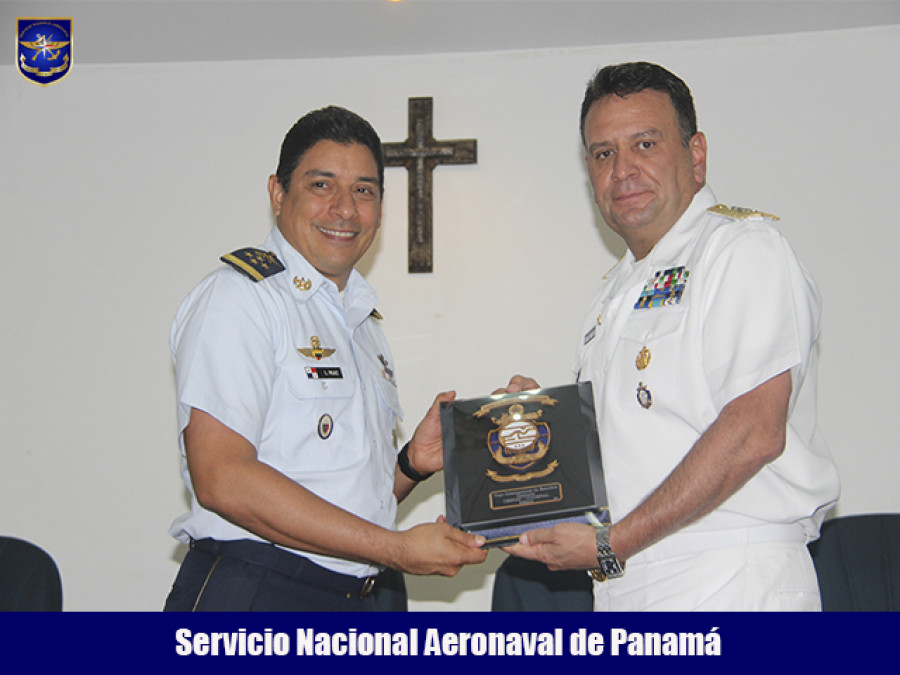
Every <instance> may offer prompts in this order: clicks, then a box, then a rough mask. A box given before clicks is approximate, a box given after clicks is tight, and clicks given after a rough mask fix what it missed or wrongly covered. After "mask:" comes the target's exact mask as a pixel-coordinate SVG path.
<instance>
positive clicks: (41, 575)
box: [0, 537, 62, 612]
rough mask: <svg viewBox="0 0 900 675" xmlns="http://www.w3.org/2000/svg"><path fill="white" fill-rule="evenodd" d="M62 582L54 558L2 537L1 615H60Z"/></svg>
mask: <svg viewBox="0 0 900 675" xmlns="http://www.w3.org/2000/svg"><path fill="white" fill-rule="evenodd" d="M61 610H62V581H61V579H60V575H59V569H58V568H57V566H56V563H55V562H54V561H53V558H51V557H50V555H49V554H48V553H47V552H46V551H44V550H43V549H41V548H39V547H37V546H35V545H34V544H32V543H29V542H27V541H22V540H21V539H16V538H14V537H0V612H59V611H61Z"/></svg>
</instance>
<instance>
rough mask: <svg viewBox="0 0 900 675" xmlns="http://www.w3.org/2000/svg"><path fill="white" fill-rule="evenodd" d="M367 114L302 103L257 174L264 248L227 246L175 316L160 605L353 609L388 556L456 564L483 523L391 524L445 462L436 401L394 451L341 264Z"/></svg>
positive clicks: (367, 337) (365, 293)
mask: <svg viewBox="0 0 900 675" xmlns="http://www.w3.org/2000/svg"><path fill="white" fill-rule="evenodd" d="M383 178H384V163H383V160H382V151H381V142H380V140H379V138H378V136H377V134H376V132H375V131H374V129H372V127H371V126H370V125H369V124H368V122H366V121H365V120H363V119H362V118H361V117H359V116H358V115H356V114H354V113H351V112H350V111H347V110H344V109H343V108H337V107H334V106H332V107H328V108H323V109H321V110H316V111H313V112H311V113H309V114H307V115H305V116H304V117H302V118H301V119H300V120H299V121H298V122H297V123H296V124H295V125H294V127H293V128H292V129H291V130H290V131H289V132H288V134H287V135H286V136H285V139H284V143H283V144H282V149H281V155H280V158H279V164H278V169H277V171H276V174H275V175H273V176H271V177H270V178H269V183H268V189H269V197H270V201H271V206H272V210H273V212H274V214H275V219H276V227H275V228H274V229H273V230H272V232H271V234H270V235H269V237H268V239H267V240H266V242H265V245H264V247H263V248H262V249H241V250H239V251H235V252H234V253H232V254H229V255H226V256H223V261H224V262H226V263H228V266H224V265H223V266H222V268H221V269H219V270H217V271H215V272H213V273H212V274H210V275H209V276H207V277H206V278H205V279H204V280H203V281H202V282H201V283H200V284H199V285H198V286H197V287H196V288H195V289H194V290H193V291H191V293H190V294H189V295H188V297H187V299H186V300H185V301H184V303H183V304H182V306H181V307H180V309H179V310H178V313H177V316H176V318H175V321H174V323H173V326H172V337H171V342H172V351H173V356H174V361H175V369H176V379H177V388H178V424H179V431H180V432H181V433H180V440H181V445H182V451H183V454H184V461H183V469H182V474H183V476H184V480H185V484H186V485H187V487H188V490H189V491H190V494H191V508H190V510H189V512H188V513H186V514H185V515H183V516H182V517H180V518H179V519H177V520H176V521H175V523H173V525H172V528H171V533H172V535H173V536H175V537H176V538H177V539H179V540H180V541H183V542H185V543H188V544H189V545H190V549H189V551H188V553H187V556H186V557H185V559H184V561H183V563H182V566H181V569H180V570H179V573H178V576H177V578H176V580H175V583H174V584H173V587H172V591H171V592H170V594H169V597H168V600H167V602H166V609H167V610H170V611H179V610H181V611H187V610H210V611H326V610H327V611H363V610H372V609H373V608H374V604H373V598H372V595H371V594H370V591H371V589H372V583H373V579H374V578H375V576H377V575H378V573H379V571H380V570H381V569H382V568H384V567H390V568H393V569H395V570H400V571H403V572H409V573H413V574H441V575H447V576H452V575H454V574H456V573H457V572H458V571H459V569H460V568H461V567H462V566H463V565H465V564H468V563H478V562H482V561H483V560H484V559H485V556H486V552H485V551H484V550H480V549H479V547H480V546H481V545H482V544H483V538H481V537H477V536H474V535H470V534H467V533H463V532H461V531H458V530H456V529H454V528H452V527H450V526H449V525H447V524H446V523H431V524H424V525H419V526H416V527H413V528H411V529H409V530H405V531H400V532H398V531H395V529H394V518H395V514H396V509H397V502H398V501H399V500H401V499H403V498H404V497H405V496H406V495H407V494H408V493H409V492H410V491H411V490H412V488H413V487H414V486H415V484H416V483H417V482H418V481H420V480H423V479H424V478H426V477H427V476H428V475H430V474H431V473H433V472H435V471H437V470H438V469H440V468H442V456H441V441H440V421H439V416H438V403H439V401H441V400H450V399H452V398H453V393H452V392H447V393H445V394H441V395H439V396H438V397H437V399H436V400H435V403H434V405H433V406H432V407H431V409H430V410H429V412H428V413H427V415H426V417H425V419H424V420H423V421H422V422H421V423H420V425H419V426H418V428H417V429H416V431H415V433H414V434H413V437H412V439H411V440H410V442H409V443H408V444H407V445H406V446H404V448H403V450H402V451H401V452H400V453H399V455H398V454H397V452H396V451H395V449H394V445H393V441H392V435H393V432H394V430H395V424H396V422H397V421H398V419H399V417H400V414H401V411H400V405H399V398H398V394H397V387H396V382H395V376H394V371H393V368H394V366H393V363H394V362H393V357H392V355H391V351H390V349H389V347H388V344H387V341H386V340H385V337H384V335H383V333H382V332H381V328H380V326H379V321H380V319H381V317H380V315H379V314H378V312H377V310H376V309H375V304H376V300H377V298H376V295H375V292H374V290H373V289H372V288H371V286H369V285H368V284H367V283H366V281H365V280H364V279H363V278H362V276H361V275H360V274H359V273H358V272H356V270H354V265H355V264H356V262H357V261H358V260H359V259H360V257H362V255H363V254H364V253H365V252H366V250H368V248H369V246H370V245H371V243H372V241H373V239H374V237H375V235H376V232H377V231H378V228H379V226H380V222H381V203H382V202H381V199H382V190H383Z"/></svg>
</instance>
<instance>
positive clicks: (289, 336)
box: [170, 228, 402, 577]
mask: <svg viewBox="0 0 900 675" xmlns="http://www.w3.org/2000/svg"><path fill="white" fill-rule="evenodd" d="M263 248H264V249H265V250H266V251H271V252H272V253H274V254H275V255H276V256H277V257H278V258H279V260H280V261H281V263H282V264H283V265H284V267H285V268H286V269H285V270H284V271H283V272H280V273H278V274H275V275H273V276H269V277H267V278H264V279H262V280H261V281H257V282H254V281H253V280H251V279H250V278H248V277H247V276H245V275H244V274H241V273H240V272H238V271H236V270H234V269H232V268H230V267H224V266H223V268H221V269H219V270H217V271H215V272H213V273H211V274H210V275H209V276H207V277H206V278H205V279H204V280H203V281H202V282H201V283H200V284H199V285H198V286H197V287H196V288H194V290H193V291H191V293H190V294H189V295H188V297H187V298H186V299H185V301H184V302H183V303H182V305H181V307H180V308H179V310H178V313H177V315H176V317H175V320H174V322H173V324H172V330H171V347H172V354H173V358H174V361H175V370H176V380H177V395H178V399H177V400H178V431H179V439H180V442H181V449H182V476H183V478H184V481H185V484H186V485H187V488H188V490H189V491H190V493H191V508H190V511H189V512H188V513H186V514H184V515H183V516H181V517H180V518H178V519H177V520H176V521H175V522H174V523H173V524H172V527H171V529H170V534H171V535H172V536H174V537H176V538H177V539H179V540H180V541H185V542H186V541H187V540H188V539H189V538H194V539H202V538H205V537H212V538H215V539H222V540H232V539H254V540H259V537H257V536H255V535H253V534H251V533H250V532H248V531H246V530H244V529H242V528H240V527H238V526H236V525H234V524H232V523H230V522H228V521H226V520H224V519H223V518H221V517H219V516H218V515H216V514H215V513H212V512H211V511H208V510H206V509H204V508H202V507H201V506H200V505H199V504H198V503H197V499H196V496H195V495H194V492H193V488H192V485H191V481H190V476H189V474H188V470H187V463H186V462H185V461H184V457H183V456H184V441H183V434H182V432H183V431H184V429H185V427H186V426H187V423H188V419H189V415H190V410H191V408H198V409H200V410H203V411H205V412H207V413H209V414H210V415H212V416H213V417H215V418H216V419H217V420H219V421H220V422H222V423H223V424H225V425H226V426H227V427H229V428H231V429H232V430H234V431H236V432H237V433H238V434H240V435H241V436H243V437H244V438H246V439H247V440H248V441H250V443H252V444H253V446H254V447H255V448H256V450H257V453H258V456H259V459H260V460H261V461H263V462H265V463H266V464H269V465H271V466H273V467H274V468H276V469H278V470H279V471H281V472H282V473H284V474H285V475H287V476H288V477H290V478H291V479H293V480H294V481H296V482H297V483H299V484H301V485H303V486H304V487H306V488H307V489H309V490H310V491H312V492H314V493H315V494H317V495H318V496H320V497H322V498H323V499H325V500H327V501H329V502H331V503H333V504H336V505H337V506H339V507H341V508H342V509H344V510H346V511H349V512H351V513H353V514H356V515H357V516H359V517H361V518H364V519H366V520H368V521H371V522H373V523H375V524H377V525H380V526H382V527H385V528H389V529H393V528H394V527H395V516H396V510H397V501H396V499H395V497H394V495H393V486H394V467H395V465H396V452H395V449H394V446H393V442H392V432H393V430H394V427H395V424H396V422H397V420H398V419H399V418H400V417H401V415H402V412H401V409H400V404H399V397H398V393H397V387H396V384H395V382H394V374H393V370H392V369H393V358H392V356H391V352H390V348H389V347H388V344H387V340H386V339H385V337H384V334H383V333H382V332H381V328H380V326H379V325H378V321H377V320H376V319H375V318H374V317H373V316H372V315H371V314H372V310H373V309H374V308H375V304H376V301H377V298H376V295H375V291H374V290H373V289H372V287H371V286H370V285H369V284H368V283H367V282H366V281H365V280H364V279H363V278H362V276H361V275H360V274H358V273H357V272H356V271H355V270H354V271H353V272H352V274H351V276H350V279H349V281H348V282H347V285H346V287H345V292H344V294H343V295H344V298H343V302H342V299H341V296H340V294H339V293H338V289H337V286H336V285H335V284H334V283H333V282H331V281H329V280H328V279H325V278H324V277H323V276H322V275H321V274H320V273H319V272H317V271H316V269H315V268H314V267H313V266H312V265H311V264H310V263H309V262H307V261H306V260H305V259H304V258H303V256H301V255H300V254H299V253H298V252H297V251H296V250H295V249H294V248H293V247H291V246H290V245H289V244H288V243H287V241H286V240H285V239H284V237H283V236H282V234H281V232H280V231H279V230H278V228H274V229H273V230H272V232H271V234H270V235H269V237H268V239H267V240H266V242H265V244H264V246H263ZM316 341H318V343H319V345H318V346H319V347H320V348H321V349H322V350H323V351H322V352H318V355H319V356H320V358H316V357H315V355H316V353H317V352H313V351H312V350H313V347H314V346H315V345H313V344H312V343H313V342H316ZM301 350H305V351H306V355H304V354H303V353H302V352H301ZM304 555H306V556H307V557H308V558H310V559H311V560H314V561H315V562H316V563H318V564H320V565H322V566H324V567H327V568H329V569H331V570H334V571H336V572H341V573H343V574H350V575H353V576H359V577H363V576H369V575H371V574H374V573H377V571H378V570H377V569H376V568H374V567H372V566H370V565H366V564H363V563H358V562H353V561H348V560H342V559H337V558H333V557H330V556H324V555H318V554H313V553H304Z"/></svg>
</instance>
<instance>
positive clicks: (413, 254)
mask: <svg viewBox="0 0 900 675" xmlns="http://www.w3.org/2000/svg"><path fill="white" fill-rule="evenodd" d="M432 101H433V99H432V98H431V97H428V98H411V99H409V136H408V137H407V139H406V140H405V141H403V142H402V143H383V144H382V147H383V148H384V165H385V166H405V167H406V169H407V171H408V172H409V176H408V180H409V206H408V210H409V225H408V228H409V271H410V272H431V271H432V267H433V265H432V258H433V256H432V253H433V247H432V241H433V237H432V228H431V221H432V203H431V194H432V172H433V171H434V168H435V167H436V166H438V165H439V164H475V163H476V162H477V159H476V154H477V141H475V140H474V139H469V140H457V141H436V140H434V136H433V135H432Z"/></svg>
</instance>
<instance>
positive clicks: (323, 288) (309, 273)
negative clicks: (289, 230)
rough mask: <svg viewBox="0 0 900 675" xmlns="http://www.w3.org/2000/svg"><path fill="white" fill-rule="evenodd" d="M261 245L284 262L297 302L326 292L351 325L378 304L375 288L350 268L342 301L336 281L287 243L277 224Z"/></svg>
mask: <svg viewBox="0 0 900 675" xmlns="http://www.w3.org/2000/svg"><path fill="white" fill-rule="evenodd" d="M263 248H265V249H266V250H267V251H272V252H273V253H274V254H275V255H277V256H278V259H279V260H280V261H281V264H282V265H284V269H285V274H286V275H287V282H288V283H289V284H291V285H293V286H295V287H296V288H297V289H298V290H299V291H300V293H298V294H297V298H298V300H299V301H300V302H306V301H308V300H309V299H310V298H312V297H313V296H315V295H317V294H320V293H324V294H327V295H328V296H329V297H331V298H332V299H333V301H334V302H336V303H337V304H338V305H339V306H343V307H344V311H345V313H346V315H347V321H348V323H350V324H351V325H356V324H357V323H361V322H362V321H363V320H365V319H366V318H368V316H369V314H371V312H372V310H373V309H375V306H376V305H377V304H378V295H377V294H376V293H375V289H374V288H372V286H371V285H370V284H369V282H368V281H366V280H365V278H363V276H362V275H361V274H360V273H359V272H357V271H356V270H355V269H353V270H351V272H350V277H349V278H348V279H347V284H346V286H344V301H343V303H342V302H341V298H340V295H339V294H338V288H337V284H335V283H334V282H333V281H331V280H330V279H327V278H326V277H325V276H323V275H322V273H321V272H319V270H317V269H316V268H315V267H313V265H312V264H311V263H310V262H309V261H308V260H307V259H306V258H304V257H303V255H301V254H300V252H299V251H298V250H297V249H295V248H294V247H293V246H291V245H290V243H288V241H287V239H285V238H284V235H283V234H282V233H281V230H279V229H278V227H277V226H275V227H273V228H272V231H271V232H270V233H269V236H268V237H267V238H266V243H265V244H264V245H263Z"/></svg>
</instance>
